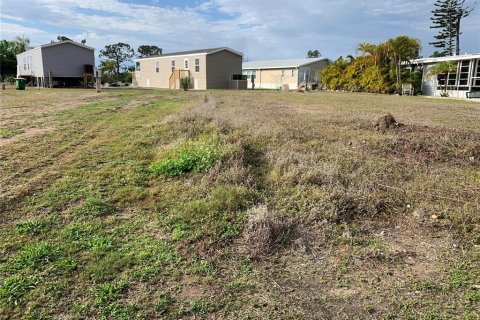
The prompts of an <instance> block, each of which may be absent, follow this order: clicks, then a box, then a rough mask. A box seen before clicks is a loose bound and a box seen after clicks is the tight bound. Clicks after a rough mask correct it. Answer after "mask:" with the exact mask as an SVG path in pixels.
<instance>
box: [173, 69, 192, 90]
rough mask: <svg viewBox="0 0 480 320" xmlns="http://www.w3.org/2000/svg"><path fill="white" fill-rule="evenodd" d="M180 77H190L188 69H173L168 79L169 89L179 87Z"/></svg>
mask: <svg viewBox="0 0 480 320" xmlns="http://www.w3.org/2000/svg"><path fill="white" fill-rule="evenodd" d="M182 78H189V79H191V78H192V77H191V73H190V70H173V71H172V74H171V75H170V79H169V88H170V89H181V87H182V86H181V84H180V80H181V79H182Z"/></svg>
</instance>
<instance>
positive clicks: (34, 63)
mask: <svg viewBox="0 0 480 320" xmlns="http://www.w3.org/2000/svg"><path fill="white" fill-rule="evenodd" d="M94 64H95V49H94V48H92V47H89V46H86V45H84V44H81V43H78V42H74V41H71V40H68V41H62V42H53V43H49V44H45V45H42V46H39V47H36V48H34V49H31V50H28V51H25V52H22V53H20V54H18V55H17V77H23V78H26V79H27V80H28V81H32V83H33V84H34V85H39V86H45V87H46V86H51V85H60V84H62V83H63V84H65V85H81V84H82V82H83V81H84V76H85V74H93V68H94ZM50 81H52V83H50Z"/></svg>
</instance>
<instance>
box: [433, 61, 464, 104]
mask: <svg viewBox="0 0 480 320" xmlns="http://www.w3.org/2000/svg"><path fill="white" fill-rule="evenodd" d="M456 71H457V64H456V63H455V62H453V61H443V62H440V63H437V64H436V65H434V66H433V68H432V69H431V70H430V71H429V72H428V73H427V77H433V76H438V75H444V76H445V86H444V89H443V92H442V93H441V94H440V95H441V96H442V97H448V93H447V86H448V76H449V75H450V73H452V72H456Z"/></svg>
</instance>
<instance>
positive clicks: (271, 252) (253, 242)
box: [0, 89, 480, 319]
mask: <svg viewBox="0 0 480 320" xmlns="http://www.w3.org/2000/svg"><path fill="white" fill-rule="evenodd" d="M0 94H1V95H0V101H1V102H0V173H1V174H0V214H1V216H0V218H1V220H0V221H1V223H0V235H1V236H0V319H17V318H18V319H22V318H24V319H157V318H158V319H179V318H182V319H190V318H192V319H193V318H195V319H479V317H480V260H479V259H480V104H478V103H473V102H467V101H455V100H447V99H446V100H439V99H427V98H421V97H399V96H383V95H367V94H350V93H327V92H318V93H310V94H301V93H293V92H292V93H279V92H266V91H261V92H260V91H255V92H252V91H248V92H247V91H244V92H231V91H214V92H180V91H177V92H174V91H162V90H111V91H106V92H103V93H101V94H96V93H95V92H93V91H90V90H68V89H52V90H50V89H45V90H35V89H30V90H27V91H24V92H22V91H15V90H7V91H4V92H1V93H0ZM387 114H392V115H393V117H394V119H392V118H388V117H384V116H385V115H387ZM382 117H384V118H382Z"/></svg>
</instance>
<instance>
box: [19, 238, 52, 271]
mask: <svg viewBox="0 0 480 320" xmlns="http://www.w3.org/2000/svg"><path fill="white" fill-rule="evenodd" d="M59 256H60V252H59V250H58V249H57V248H56V247H54V246H53V245H51V244H50V243H48V242H42V243H39V244H34V245H27V246H25V247H24V248H23V249H22V250H21V251H20V253H19V254H18V255H17V256H16V257H15V258H14V260H13V261H14V266H15V268H17V269H25V268H38V267H39V266H40V265H43V264H45V263H49V262H53V261H55V260H57V259H58V258H59Z"/></svg>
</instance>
